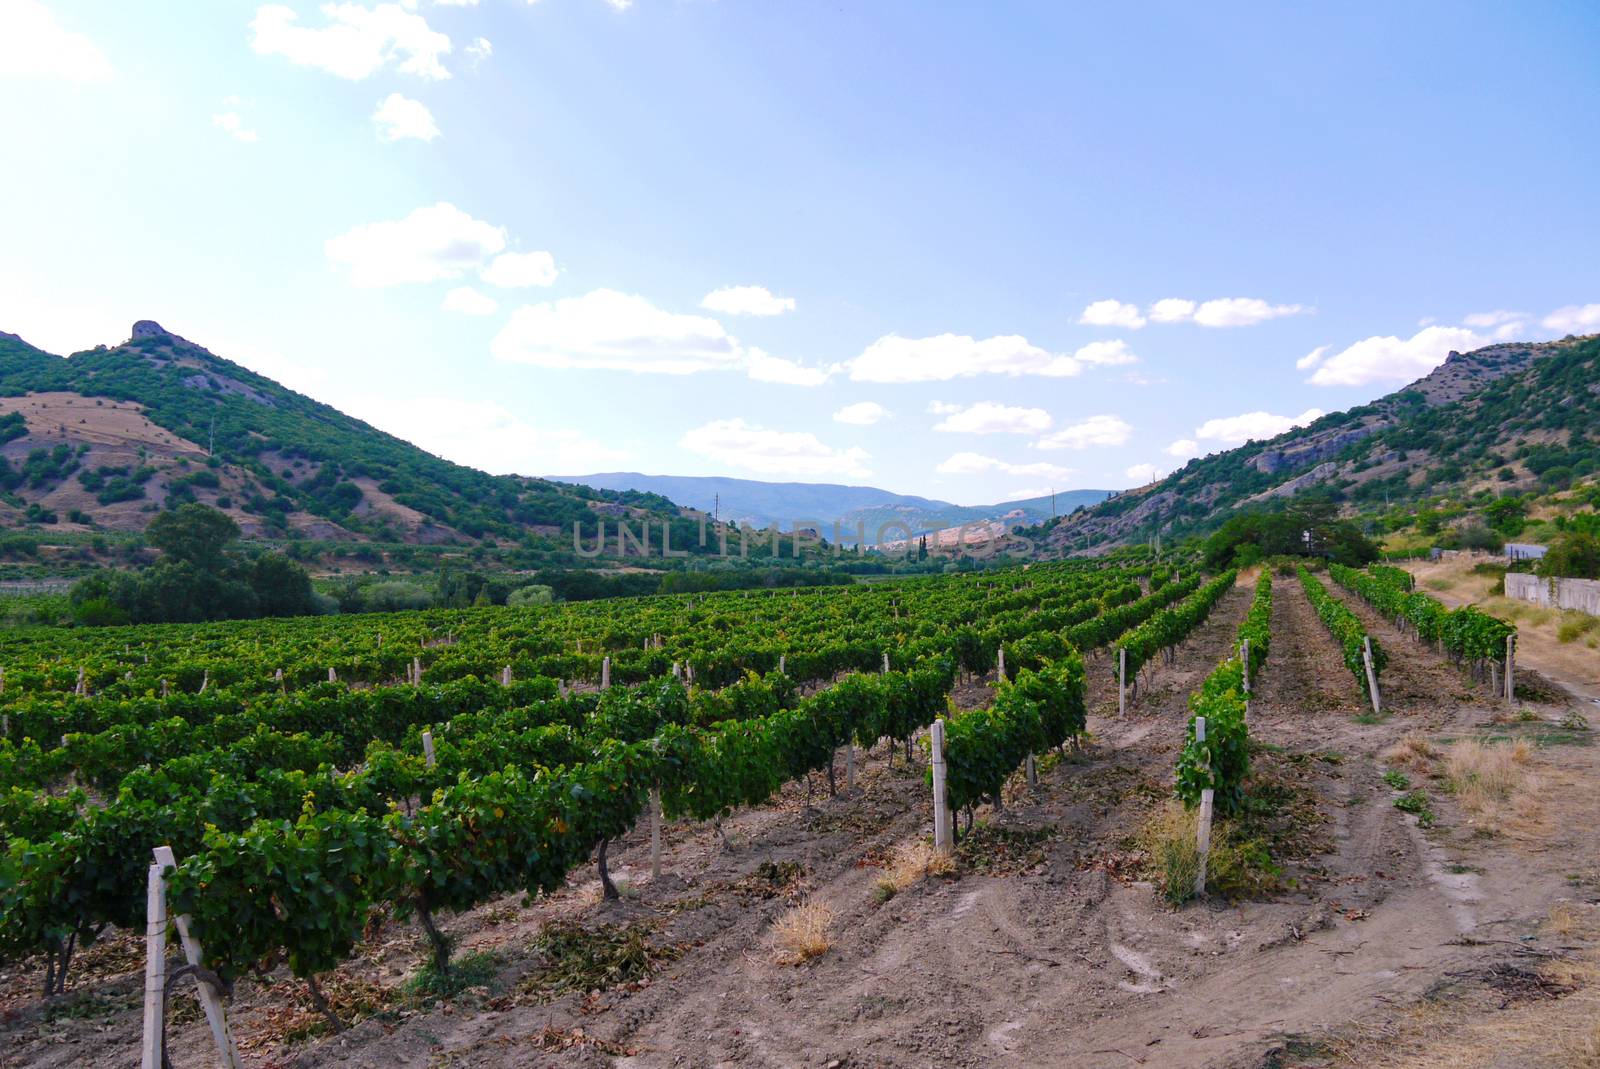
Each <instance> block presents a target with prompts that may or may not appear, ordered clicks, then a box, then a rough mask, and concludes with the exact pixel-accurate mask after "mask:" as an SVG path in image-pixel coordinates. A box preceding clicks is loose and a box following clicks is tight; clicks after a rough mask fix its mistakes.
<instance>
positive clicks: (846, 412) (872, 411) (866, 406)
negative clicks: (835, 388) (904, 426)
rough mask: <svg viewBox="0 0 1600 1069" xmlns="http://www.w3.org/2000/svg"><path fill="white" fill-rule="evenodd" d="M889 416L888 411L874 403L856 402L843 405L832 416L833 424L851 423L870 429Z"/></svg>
mask: <svg viewBox="0 0 1600 1069" xmlns="http://www.w3.org/2000/svg"><path fill="white" fill-rule="evenodd" d="M888 415H889V410H888V409H887V408H884V407H883V406H882V405H880V404H878V402H876V401H857V402H856V403H855V404H853V405H845V406H844V407H843V408H841V409H839V411H837V412H835V413H834V414H833V421H834V422H835V423H853V424H855V425H856V426H858V427H870V426H872V425H873V424H874V423H878V422H880V421H882V420H883V419H885V418H886V417H887V416H888Z"/></svg>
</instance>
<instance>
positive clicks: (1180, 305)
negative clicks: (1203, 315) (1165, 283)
mask: <svg viewBox="0 0 1600 1069" xmlns="http://www.w3.org/2000/svg"><path fill="white" fill-rule="evenodd" d="M1194 309H1195V303H1194V302H1193V301H1190V300H1186V299H1184V298H1183V297H1163V298H1161V300H1159V301H1157V302H1156V303H1155V304H1152V305H1151V306H1150V322H1152V323H1182V322H1185V321H1186V320H1190V319H1193V318H1194Z"/></svg>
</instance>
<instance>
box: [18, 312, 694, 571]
mask: <svg viewBox="0 0 1600 1069" xmlns="http://www.w3.org/2000/svg"><path fill="white" fill-rule="evenodd" d="M0 462H3V463H4V465H5V466H4V468H3V469H0V489H3V491H4V497H3V499H0V523H3V524H5V525H6V526H11V527H15V526H20V525H24V524H27V523H30V522H32V523H37V524H43V525H47V526H50V527H52V528H77V529H83V530H90V529H94V530H102V531H138V530H142V529H143V527H144V526H145V525H146V524H147V523H148V521H149V518H150V517H151V516H152V515H154V514H155V513H156V512H158V511H159V510H160V509H161V508H163V507H164V506H167V505H168V504H171V503H175V502H180V501H185V500H198V501H201V502H203V503H205V504H209V505H213V506H216V507H218V508H221V509H222V510H224V511H226V512H228V513H229V514H230V515H233V516H234V518H235V519H236V520H237V521H238V522H239V524H240V526H241V527H242V528H243V529H244V530H245V531H246V533H247V534H248V535H250V536H252V537H258V538H268V539H273V538H318V539H327V540H335V541H337V540H346V541H363V542H380V543H400V544H407V543H409V544H464V543H477V542H480V541H481V542H483V543H485V544H504V543H510V542H516V541H519V540H527V539H530V538H532V539H546V540H551V542H552V544H553V543H554V540H555V539H556V537H557V536H558V535H565V538H566V541H567V542H568V543H569V544H570V538H571V535H570V526H571V524H572V523H574V522H575V521H580V520H581V521H584V522H585V523H588V524H592V522H593V520H594V519H595V518H596V517H597V516H631V517H634V518H636V519H638V518H654V519H657V520H666V521H670V522H674V523H677V524H680V525H681V530H680V532H679V538H678V542H679V543H682V542H686V541H687V535H688V533H689V531H690V530H691V529H696V530H697V524H696V523H695V522H694V521H692V520H690V519H688V518H686V517H681V516H680V510H679V509H678V508H677V506H676V505H674V504H673V503H672V502H671V501H669V500H667V499H666V498H664V497H661V496H659V495H656V494H649V493H639V492H632V491H598V490H593V489H590V488H587V487H580V486H571V485H567V484H563V483H556V482H549V481H546V480H543V479H532V478H520V477H506V476H493V475H487V474H485V473H483V472H480V471H476V470H474V469H472V468H467V467H463V466H461V465H459V464H452V463H450V462H449V461H446V460H442V459H440V458H439V457H435V456H433V455H431V454H429V453H426V452H424V451H423V450H421V449H418V448H416V447H415V446H412V445H410V444H409V443H407V442H404V441H402V440H400V439H399V438H396V437H394V436H393V435H389V434H385V433H383V432H382V431H379V430H377V429H376V428H373V427H371V426H369V425H368V424H366V423H363V422H361V421H360V420H357V419H353V418H351V417H349V416H346V415H344V414H343V413H341V412H339V411H338V410H336V409H334V408H331V407H329V406H328V405H324V404H321V403H319V402H317V401H314V400H312V399H311V398H309V397H306V396H304V395H302V394H298V393H295V392H294V391H292V390H288V389H286V388H284V387H283V386H280V385H279V384H277V383H276V382H273V381H272V380H271V379H268V378H266V377H264V376H261V375H258V374H256V373H254V372H252V371H250V370H248V369H247V368H244V367H241V366H239V365H238V364H234V363H232V362H231V361H228V360H225V359H222V358H221V357H218V356H216V355H214V354H212V353H210V352H208V351H207V350H206V349H204V348H202V347H200V346H198V345H195V344H193V343H191V342H189V341H186V340H184V339H183V338H180V337H178V336H176V335H174V334H171V333H169V332H167V331H165V330H162V329H161V328H160V327H159V326H157V325H156V324H153V323H148V322H144V323H140V324H136V326H135V329H134V336H133V338H132V339H131V340H130V341H128V342H126V343H125V344H122V345H118V346H115V347H110V348H108V347H105V346H101V347H97V348H95V349H92V350H89V351H86V352H82V353H77V354H75V355H73V356H71V357H67V358H64V359H63V358H60V357H56V356H53V355H51V354H48V353H45V352H42V351H40V350H38V349H36V348H34V347H32V346H30V345H28V344H27V343H26V342H23V341H22V340H21V339H19V338H17V337H15V336H14V335H0ZM591 529H592V527H591Z"/></svg>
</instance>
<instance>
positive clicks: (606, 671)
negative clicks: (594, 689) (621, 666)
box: [600, 657, 611, 690]
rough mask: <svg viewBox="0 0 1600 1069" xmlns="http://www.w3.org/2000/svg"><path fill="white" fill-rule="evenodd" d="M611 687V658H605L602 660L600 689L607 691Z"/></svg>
mask: <svg viewBox="0 0 1600 1069" xmlns="http://www.w3.org/2000/svg"><path fill="white" fill-rule="evenodd" d="M610 686H611V658H610V657H604V658H601V660H600V689H601V690H605V689H607V688H608V687H610Z"/></svg>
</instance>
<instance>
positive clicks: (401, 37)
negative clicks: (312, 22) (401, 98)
mask: <svg viewBox="0 0 1600 1069" xmlns="http://www.w3.org/2000/svg"><path fill="white" fill-rule="evenodd" d="M322 14H323V17H324V18H325V19H327V25H325V26H322V27H319V28H315V29H313V28H311V27H307V26H302V25H300V23H299V16H298V15H297V14H296V13H295V12H294V10H293V9H292V8H288V7H285V6H284V5H282V4H264V5H262V6H261V7H259V8H257V9H256V17H255V19H254V21H252V22H251V23H250V29H251V30H252V31H253V32H254V37H253V38H252V39H251V42H250V47H251V48H253V49H255V51H256V52H258V53H260V54H261V55H264V56H272V55H277V56H283V57H284V58H285V59H287V60H288V61H289V62H291V63H293V64H295V65H296V66H300V67H315V68H317V69H319V70H324V71H327V72H328V73H329V74H334V75H337V76H338V77H340V78H347V79H349V80H351V81H360V80H362V79H363V78H367V77H370V76H371V75H373V74H376V73H377V72H378V71H380V70H382V69H383V68H384V67H387V66H389V65H390V64H393V65H394V66H395V68H396V69H397V70H399V71H400V73H402V74H413V75H416V76H417V77H419V78H427V79H434V80H437V79H441V78H448V77H450V72H449V71H447V70H445V68H444V65H443V64H442V63H440V57H442V56H444V55H446V54H447V53H449V51H450V38H449V37H448V36H446V35H445V34H442V33H438V32H436V31H435V30H434V29H433V28H432V27H431V26H429V25H428V20H427V19H426V18H424V17H423V16H422V15H419V14H416V13H415V12H411V11H407V10H406V9H405V7H404V6H402V5H400V4H378V5H377V6H375V7H370V8H369V7H365V6H363V5H361V4H356V3H330V4H324V5H323V6H322Z"/></svg>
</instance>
